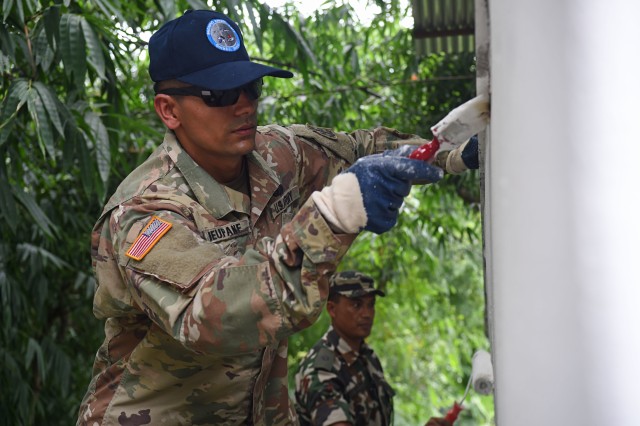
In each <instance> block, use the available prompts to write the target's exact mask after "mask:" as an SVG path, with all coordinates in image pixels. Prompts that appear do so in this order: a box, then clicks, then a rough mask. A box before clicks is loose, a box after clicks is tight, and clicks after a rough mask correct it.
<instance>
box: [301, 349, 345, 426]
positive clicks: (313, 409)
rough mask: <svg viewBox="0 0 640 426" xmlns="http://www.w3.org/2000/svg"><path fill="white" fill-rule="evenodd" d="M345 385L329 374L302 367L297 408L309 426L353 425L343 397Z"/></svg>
mask: <svg viewBox="0 0 640 426" xmlns="http://www.w3.org/2000/svg"><path fill="white" fill-rule="evenodd" d="M345 388H346V384H345V383H343V382H342V380H340V378H339V377H338V375H337V374H336V373H335V372H334V371H332V370H327V369H322V368H317V367H314V365H313V363H312V362H311V363H310V362H308V360H307V362H306V363H304V364H302V365H301V369H300V371H299V372H298V374H297V376H296V393H295V397H296V404H297V405H298V411H299V412H302V413H305V414H304V415H305V416H307V417H308V418H307V419H306V420H307V421H309V422H310V423H311V424H312V425H331V424H334V423H338V422H347V423H351V424H355V419H354V418H353V416H352V415H351V412H350V408H349V402H348V401H347V400H346V399H345V397H344V392H345Z"/></svg>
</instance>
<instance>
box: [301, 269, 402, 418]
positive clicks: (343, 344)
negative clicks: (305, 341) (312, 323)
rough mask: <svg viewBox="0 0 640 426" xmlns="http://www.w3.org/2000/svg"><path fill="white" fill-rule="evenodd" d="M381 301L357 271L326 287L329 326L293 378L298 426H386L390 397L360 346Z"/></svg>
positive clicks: (372, 358)
mask: <svg viewBox="0 0 640 426" xmlns="http://www.w3.org/2000/svg"><path fill="white" fill-rule="evenodd" d="M376 296H384V292H382V291H381V290H379V289H376V288H375V287H374V284H373V279H372V278H371V277H369V276H368V275H365V274H362V273H360V272H356V271H344V272H340V273H337V274H335V275H334V276H333V277H332V278H331V281H330V290H329V300H328V302H327V312H328V313H329V316H330V317H331V326H330V327H329V330H328V331H327V332H326V333H325V335H324V336H323V337H322V338H321V339H320V340H319V341H318V342H317V343H316V344H315V345H314V346H313V348H311V350H310V351H309V353H308V354H307V356H306V357H305V358H304V359H303V360H302V361H301V362H300V365H299V367H298V371H297V372H296V375H295V382H296V390H295V398H296V411H297V412H298V416H299V420H300V424H301V425H362V426H364V425H371V426H375V425H390V424H392V420H393V395H394V391H393V389H392V388H391V386H390V385H389V384H388V383H387V381H386V380H385V378H384V372H383V370H382V365H381V364H380V360H379V359H378V357H377V356H376V354H375V353H374V352H373V350H372V349H371V348H370V347H369V346H368V345H367V344H366V343H365V338H367V337H368V336H369V334H370V333H371V328H372V326H373V320H374V317H375V302H376V300H375V298H376Z"/></svg>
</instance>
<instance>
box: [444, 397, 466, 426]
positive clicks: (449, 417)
mask: <svg viewBox="0 0 640 426" xmlns="http://www.w3.org/2000/svg"><path fill="white" fill-rule="evenodd" d="M460 411H462V405H460V404H458V403H457V402H454V403H453V407H451V409H450V410H449V411H447V414H446V415H445V416H444V419H445V420H446V421H448V422H449V423H451V424H453V422H455V421H456V420H457V419H458V414H460Z"/></svg>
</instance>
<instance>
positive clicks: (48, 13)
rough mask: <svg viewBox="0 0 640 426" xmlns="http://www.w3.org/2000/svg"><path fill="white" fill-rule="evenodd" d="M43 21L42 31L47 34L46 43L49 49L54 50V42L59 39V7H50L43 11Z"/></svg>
mask: <svg viewBox="0 0 640 426" xmlns="http://www.w3.org/2000/svg"><path fill="white" fill-rule="evenodd" d="M43 20H44V30H45V33H46V34H47V41H48V42H49V47H51V49H55V47H56V44H55V41H56V40H57V39H58V38H59V36H60V33H59V28H60V6H58V5H56V6H51V7H48V8H46V9H45V11H44V13H43Z"/></svg>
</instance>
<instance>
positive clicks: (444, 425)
mask: <svg viewBox="0 0 640 426" xmlns="http://www.w3.org/2000/svg"><path fill="white" fill-rule="evenodd" d="M424 426H453V425H452V424H451V422H448V421H446V420H445V419H443V418H441V417H431V418H430V419H429V421H428V422H427V423H425V425H424Z"/></svg>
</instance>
